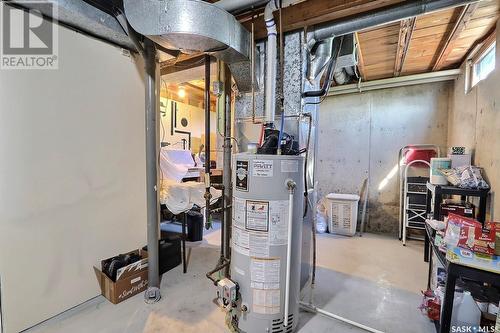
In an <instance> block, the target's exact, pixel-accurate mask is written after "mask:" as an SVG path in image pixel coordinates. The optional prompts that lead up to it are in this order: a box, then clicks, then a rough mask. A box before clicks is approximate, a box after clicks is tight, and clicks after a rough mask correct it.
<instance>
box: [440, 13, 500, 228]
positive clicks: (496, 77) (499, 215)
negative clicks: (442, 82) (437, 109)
mask: <svg viewBox="0 0 500 333" xmlns="http://www.w3.org/2000/svg"><path fill="white" fill-rule="evenodd" d="M499 27H500V21H499V22H498V23H497V44H496V45H497V47H496V68H495V70H494V71H493V72H492V73H491V74H490V75H489V76H488V77H487V78H486V79H485V80H483V81H481V82H479V83H478V84H477V85H476V86H474V87H473V88H472V89H471V90H470V91H469V92H468V93H465V75H464V74H462V75H460V76H459V78H458V79H457V80H456V82H455V89H454V94H453V100H452V104H453V108H452V111H451V113H450V118H449V129H450V130H449V135H448V144H449V146H466V147H468V148H470V149H472V150H473V152H474V154H473V155H474V164H475V165H478V166H480V167H483V168H484V174H485V176H486V178H487V180H488V182H489V184H490V186H491V193H492V195H491V198H490V202H489V204H488V213H489V217H490V218H491V219H495V220H500V197H499V196H498V191H500V88H499V87H500V50H499V46H500V34H499V32H498V29H499ZM464 69H465V65H464V66H462V72H464Z"/></svg>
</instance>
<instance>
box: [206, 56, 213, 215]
mask: <svg viewBox="0 0 500 333" xmlns="http://www.w3.org/2000/svg"><path fill="white" fill-rule="evenodd" d="M210 199H212V195H211V194H210V56H209V55H208V54H207V55H205V205H206V207H205V217H206V223H207V225H208V223H209V219H210Z"/></svg>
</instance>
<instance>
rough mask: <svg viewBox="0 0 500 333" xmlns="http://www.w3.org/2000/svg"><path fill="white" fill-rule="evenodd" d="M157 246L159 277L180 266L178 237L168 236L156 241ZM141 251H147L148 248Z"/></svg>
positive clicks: (179, 240)
mask: <svg viewBox="0 0 500 333" xmlns="http://www.w3.org/2000/svg"><path fill="white" fill-rule="evenodd" d="M158 246H159V248H158V250H159V258H158V259H159V270H160V275H161V274H163V273H166V272H168V271H169V270H171V269H172V268H174V267H177V266H179V265H180V264H181V262H182V256H181V239H180V237H178V236H170V237H168V238H166V239H160V240H159V241H158ZM142 249H143V250H144V251H147V250H148V247H147V246H144V247H143V248H142Z"/></svg>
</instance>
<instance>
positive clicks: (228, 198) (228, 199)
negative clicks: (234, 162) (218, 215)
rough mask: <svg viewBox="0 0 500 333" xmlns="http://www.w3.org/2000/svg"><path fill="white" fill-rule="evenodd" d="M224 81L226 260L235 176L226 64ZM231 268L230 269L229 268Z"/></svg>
mask: <svg viewBox="0 0 500 333" xmlns="http://www.w3.org/2000/svg"><path fill="white" fill-rule="evenodd" d="M223 73H224V74H223V75H224V76H223V79H224V97H225V106H224V146H223V149H224V150H223V165H222V170H224V172H223V173H222V184H223V185H224V189H225V191H224V196H225V198H224V203H225V205H224V207H223V208H224V211H223V212H222V214H224V215H225V218H224V221H225V222H224V228H223V230H222V231H221V232H222V233H223V234H224V244H221V246H223V253H224V257H225V258H226V259H229V258H231V253H230V251H231V250H230V248H231V245H230V233H231V226H232V208H231V207H232V196H233V190H232V186H231V175H232V174H233V173H232V171H231V152H232V145H231V129H232V120H231V72H230V70H229V67H228V66H227V64H224V68H223ZM228 268H229V267H228ZM228 275H229V270H226V276H228Z"/></svg>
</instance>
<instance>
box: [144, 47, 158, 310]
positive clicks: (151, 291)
mask: <svg viewBox="0 0 500 333" xmlns="http://www.w3.org/2000/svg"><path fill="white" fill-rule="evenodd" d="M144 61H145V63H146V64H145V66H146V189H147V217H148V231H147V233H148V258H149V261H150V262H151V263H156V264H152V265H148V290H146V293H145V295H144V298H145V301H146V302H147V303H155V302H157V301H159V300H160V298H161V294H160V272H159V262H160V260H159V254H158V239H159V228H160V219H159V214H158V212H159V209H160V207H159V204H158V203H159V201H158V138H157V135H156V130H157V125H158V123H157V119H159V117H158V114H159V96H158V95H159V91H158V88H159V85H157V84H156V83H157V82H158V81H159V70H158V67H159V66H158V59H157V52H156V47H155V45H154V43H153V41H151V40H150V39H147V38H146V39H145V40H144Z"/></svg>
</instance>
